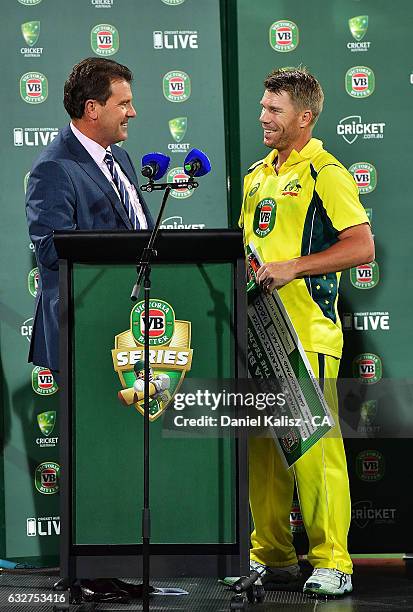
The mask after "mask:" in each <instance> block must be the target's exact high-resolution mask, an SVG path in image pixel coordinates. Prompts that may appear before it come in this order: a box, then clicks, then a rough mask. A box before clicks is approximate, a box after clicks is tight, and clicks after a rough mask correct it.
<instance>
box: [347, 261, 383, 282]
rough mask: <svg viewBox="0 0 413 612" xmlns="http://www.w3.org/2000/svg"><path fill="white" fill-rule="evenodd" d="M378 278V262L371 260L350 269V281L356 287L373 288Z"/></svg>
mask: <svg viewBox="0 0 413 612" xmlns="http://www.w3.org/2000/svg"><path fill="white" fill-rule="evenodd" d="M379 280H380V271H379V264H378V263H377V261H372V262H371V263H368V264H362V265H360V266H357V267H356V268H351V269H350V282H351V284H352V285H353V287H355V288H356V289H373V288H374V287H376V286H377V285H378V283H379Z"/></svg>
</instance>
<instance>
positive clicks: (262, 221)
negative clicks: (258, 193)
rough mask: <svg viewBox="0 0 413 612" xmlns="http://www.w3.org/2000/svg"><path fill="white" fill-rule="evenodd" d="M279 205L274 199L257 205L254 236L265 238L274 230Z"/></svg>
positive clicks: (267, 199)
mask: <svg viewBox="0 0 413 612" xmlns="http://www.w3.org/2000/svg"><path fill="white" fill-rule="evenodd" d="M276 212H277V204H276V202H275V200H273V199H272V198H265V200H261V202H259V203H258V204H257V208H256V209H255V215H254V228H253V229H254V234H256V235H257V236H259V237H260V238H265V236H268V234H269V233H270V232H271V231H272V230H273V229H274V225H275V217H276Z"/></svg>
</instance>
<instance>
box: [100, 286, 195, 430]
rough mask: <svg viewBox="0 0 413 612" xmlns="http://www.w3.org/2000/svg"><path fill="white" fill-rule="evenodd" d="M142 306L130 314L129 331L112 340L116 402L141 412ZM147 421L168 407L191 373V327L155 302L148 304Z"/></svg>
mask: <svg viewBox="0 0 413 612" xmlns="http://www.w3.org/2000/svg"><path fill="white" fill-rule="evenodd" d="M144 308H145V307H144V302H143V300H142V301H141V302H138V303H137V304H136V305H135V306H134V307H133V308H132V311H131V314H130V329H127V330H126V331H124V332H122V333H120V334H118V335H117V336H115V348H114V349H113V350H112V359H113V365H114V369H115V371H116V372H117V373H118V376H119V379H120V382H121V384H122V390H121V391H119V393H118V398H119V399H120V401H121V402H122V403H123V404H125V405H128V406H130V405H134V406H135V408H136V409H137V410H139V412H141V413H142V414H143V413H144V409H143V401H144V397H143V395H144V394H143V389H144V371H143V370H144V362H143V358H144V347H143V344H144V333H145V327H144V315H145V310H144ZM149 308H150V310H149V344H150V351H149V362H150V367H151V374H150V386H149V393H150V403H149V419H150V420H151V421H154V420H156V419H157V418H158V417H159V416H160V415H161V414H162V413H163V411H164V410H165V409H166V408H167V407H168V405H169V404H170V402H171V400H172V398H173V396H174V394H175V393H176V392H177V391H178V389H179V387H180V385H181V383H182V381H183V379H184V378H185V375H186V373H187V372H188V371H189V370H190V369H191V365H192V354H193V349H191V323H190V321H179V320H177V319H175V312H174V310H173V308H172V306H171V305H170V304H168V302H165V301H164V300H161V299H158V298H154V299H151V300H150V302H149Z"/></svg>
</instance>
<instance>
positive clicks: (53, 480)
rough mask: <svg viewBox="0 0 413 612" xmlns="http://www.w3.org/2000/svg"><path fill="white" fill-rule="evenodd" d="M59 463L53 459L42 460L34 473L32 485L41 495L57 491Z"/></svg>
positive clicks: (52, 493)
mask: <svg viewBox="0 0 413 612" xmlns="http://www.w3.org/2000/svg"><path fill="white" fill-rule="evenodd" d="M59 476H60V465H59V464H58V463H56V462H55V461H43V463H40V464H39V465H38V466H37V468H36V470H35V473H34V485H35V487H36V489H37V490H38V491H39V493H42V494H43V495H54V494H55V493H57V492H58V491H59Z"/></svg>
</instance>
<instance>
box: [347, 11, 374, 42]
mask: <svg viewBox="0 0 413 612" xmlns="http://www.w3.org/2000/svg"><path fill="white" fill-rule="evenodd" d="M348 27H349V28H350V32H351V35H352V37H353V38H354V40H357V42H359V41H360V40H363V38H364V37H365V35H366V33H367V28H368V27H369V16H368V15H359V16H358V17H352V18H351V19H349V20H348Z"/></svg>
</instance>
